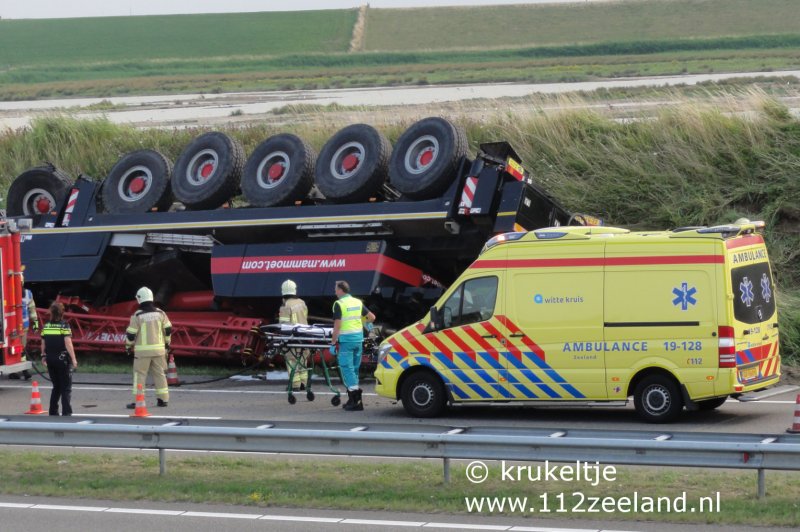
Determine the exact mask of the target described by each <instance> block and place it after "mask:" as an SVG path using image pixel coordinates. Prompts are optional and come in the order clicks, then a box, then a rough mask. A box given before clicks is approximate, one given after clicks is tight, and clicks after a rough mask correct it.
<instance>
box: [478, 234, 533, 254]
mask: <svg viewBox="0 0 800 532" xmlns="http://www.w3.org/2000/svg"><path fill="white" fill-rule="evenodd" d="M527 234H528V232H527V231H517V232H514V233H503V234H501V235H497V236H495V237H492V238H490V239H489V241H488V242H486V244H485V245H484V246H483V249H482V250H481V253H483V252H484V251H486V250H487V249H491V248H493V247H495V246H496V245H498V244H504V243H506V242H513V241H515V240H519V239H520V238H522V237H523V236H525V235H527Z"/></svg>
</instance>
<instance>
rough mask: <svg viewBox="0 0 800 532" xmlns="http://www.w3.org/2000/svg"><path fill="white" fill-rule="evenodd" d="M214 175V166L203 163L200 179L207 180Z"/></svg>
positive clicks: (209, 163)
mask: <svg viewBox="0 0 800 532" xmlns="http://www.w3.org/2000/svg"><path fill="white" fill-rule="evenodd" d="M213 173H214V164H213V163H211V162H208V163H205V164H204V165H203V166H201V167H200V177H202V178H203V179H208V178H209V176H211V174H213Z"/></svg>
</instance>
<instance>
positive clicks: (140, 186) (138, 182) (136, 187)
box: [130, 177, 146, 194]
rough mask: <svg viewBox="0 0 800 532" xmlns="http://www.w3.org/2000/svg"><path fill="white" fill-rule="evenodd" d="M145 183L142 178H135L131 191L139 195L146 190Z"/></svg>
mask: <svg viewBox="0 0 800 532" xmlns="http://www.w3.org/2000/svg"><path fill="white" fill-rule="evenodd" d="M145 184H146V183H145V181H144V179H143V178H141V177H134V178H133V180H132V181H131V184H130V189H131V192H132V193H133V194H139V193H141V192H142V190H144V187H145Z"/></svg>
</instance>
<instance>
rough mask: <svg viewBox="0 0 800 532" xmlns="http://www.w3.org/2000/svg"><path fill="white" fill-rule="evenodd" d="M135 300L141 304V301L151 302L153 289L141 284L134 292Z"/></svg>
mask: <svg viewBox="0 0 800 532" xmlns="http://www.w3.org/2000/svg"><path fill="white" fill-rule="evenodd" d="M136 301H137V302H138V303H139V304H140V305H141V304H142V303H147V302H148V301H149V302H151V303H152V302H153V291H152V290H150V289H149V288H147V287H146V286H143V287H141V288H140V289H139V291H138V292H136Z"/></svg>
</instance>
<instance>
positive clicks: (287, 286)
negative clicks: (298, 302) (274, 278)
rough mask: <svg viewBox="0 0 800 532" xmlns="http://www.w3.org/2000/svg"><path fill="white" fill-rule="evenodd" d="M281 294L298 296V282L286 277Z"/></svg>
mask: <svg viewBox="0 0 800 532" xmlns="http://www.w3.org/2000/svg"><path fill="white" fill-rule="evenodd" d="M281 295H282V296H296V295H297V284H295V282H294V281H292V280H291V279H286V280H285V281H284V282H283V284H282V285H281Z"/></svg>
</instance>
